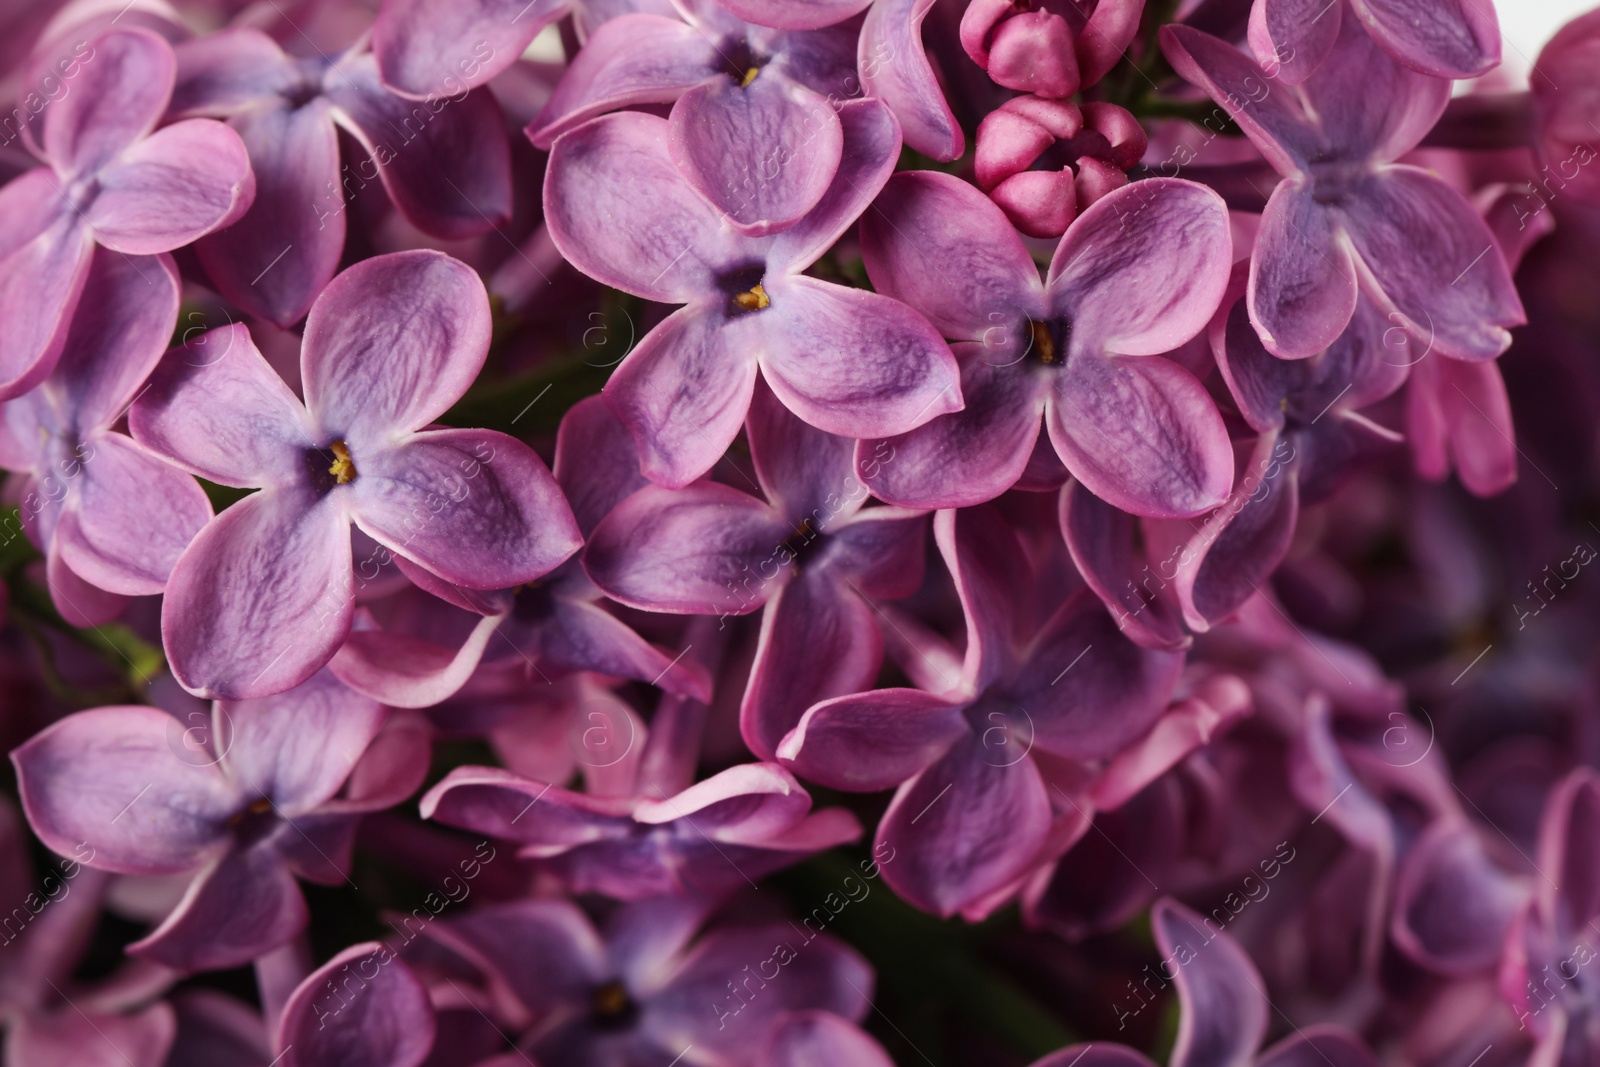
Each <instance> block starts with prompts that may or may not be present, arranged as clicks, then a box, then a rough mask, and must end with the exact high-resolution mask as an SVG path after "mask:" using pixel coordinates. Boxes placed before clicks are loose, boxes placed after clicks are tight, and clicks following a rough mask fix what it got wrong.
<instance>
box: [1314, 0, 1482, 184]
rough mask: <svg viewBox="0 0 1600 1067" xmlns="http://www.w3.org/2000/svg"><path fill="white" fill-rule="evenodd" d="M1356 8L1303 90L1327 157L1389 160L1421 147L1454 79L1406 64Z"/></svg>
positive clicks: (1447, 99)
mask: <svg viewBox="0 0 1600 1067" xmlns="http://www.w3.org/2000/svg"><path fill="white" fill-rule="evenodd" d="M1379 2H1381V3H1385V4H1388V3H1391V2H1393V0H1379ZM1400 2H1401V3H1405V2H1406V0H1400ZM1445 3H1446V4H1454V3H1459V0H1445ZM1355 11H1356V14H1357V17H1356V18H1349V17H1345V18H1343V19H1341V20H1340V23H1339V40H1338V44H1337V45H1336V46H1335V47H1334V51H1333V55H1332V57H1330V61H1329V62H1327V63H1324V64H1322V66H1321V67H1319V68H1318V69H1317V71H1316V73H1315V74H1313V75H1312V76H1311V77H1310V78H1309V79H1307V80H1306V83H1305V85H1304V86H1302V87H1301V90H1300V91H1301V92H1302V93H1303V94H1304V99H1305V101H1306V106H1307V109H1308V110H1309V111H1310V112H1311V113H1312V114H1314V115H1316V116H1317V119H1318V125H1319V126H1320V127H1321V129H1322V131H1323V135H1324V136H1326V137H1327V139H1328V141H1329V148H1330V151H1329V152H1328V154H1327V155H1325V156H1324V157H1323V158H1324V159H1330V160H1349V161H1356V160H1361V161H1378V162H1384V163H1387V162H1389V161H1390V160H1393V159H1397V158H1399V157H1400V156H1402V155H1404V154H1405V153H1407V152H1409V151H1411V149H1413V148H1415V147H1416V146H1417V143H1418V142H1419V141H1421V140H1422V138H1423V137H1424V136H1425V135H1426V134H1427V132H1428V131H1429V130H1431V129H1432V128H1433V126H1434V123H1436V122H1438V121H1439V117H1440V116H1441V115H1443V114H1444V109H1445V105H1447V104H1448V103H1449V102H1450V81H1449V79H1448V78H1435V77H1431V76H1430V75H1427V74H1419V73H1418V72H1417V71H1416V70H1408V69H1407V68H1406V67H1403V66H1400V65H1399V64H1398V63H1396V62H1395V61H1394V60H1393V59H1391V58H1390V57H1389V56H1388V55H1386V54H1385V52H1384V50H1383V49H1382V48H1379V47H1378V42H1376V41H1374V40H1373V38H1372V36H1371V35H1370V33H1369V27H1370V26H1371V23H1370V22H1367V26H1365V27H1364V26H1363V25H1362V23H1363V22H1364V21H1366V20H1365V19H1363V18H1361V17H1360V14H1361V12H1360V4H1359V3H1357V4H1356V5H1355ZM1420 13H1421V12H1420V9H1419V11H1418V14H1420ZM1491 18H1492V16H1491ZM1313 158H1315V157H1313Z"/></svg>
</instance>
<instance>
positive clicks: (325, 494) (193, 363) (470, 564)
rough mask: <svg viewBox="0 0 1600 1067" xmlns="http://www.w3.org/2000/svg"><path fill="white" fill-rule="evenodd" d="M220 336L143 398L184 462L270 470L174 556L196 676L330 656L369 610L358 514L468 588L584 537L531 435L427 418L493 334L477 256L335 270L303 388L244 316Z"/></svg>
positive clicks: (215, 468) (177, 637)
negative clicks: (470, 262)
mask: <svg viewBox="0 0 1600 1067" xmlns="http://www.w3.org/2000/svg"><path fill="white" fill-rule="evenodd" d="M209 342H210V343H209V344H208V345H207V346H206V347H205V348H203V349H202V348H197V347H196V346H195V345H194V344H190V345H186V346H184V347H182V348H178V349H174V350H173V351H172V352H171V353H170V354H169V355H168V357H167V358H166V360H165V361H163V363H162V364H161V366H160V367H159V368H158V369H157V371H156V374H155V376H154V377H153V378H152V379H151V386H150V389H149V391H148V392H147V393H145V394H144V395H143V396H141V397H140V398H139V400H138V401H137V402H136V403H135V404H134V406H133V410H132V413H131V414H130V417H129V425H130V427H131V429H132V431H133V435H134V437H135V438H136V439H137V440H139V441H140V442H142V443H144V444H146V445H148V446H149V447H150V448H152V449H154V450H155V451H156V452H158V453H160V454H162V455H164V456H166V457H167V458H169V459H171V460H172V461H173V462H175V463H177V464H178V465H180V466H182V467H184V468H185V469H187V470H190V471H192V472H193V473H195V474H198V475H200V476H202V477H205V478H209V479H210V480H212V481H215V482H220V483H222V484H224V485H235V486H264V487H265V488H264V489H263V490H262V492H259V493H256V494H253V495H251V496H248V497H246V498H245V499H244V500H242V501H240V502H239V503H237V504H235V505H234V506H233V507H231V508H229V509H228V510H227V511H225V512H223V513H222V515H220V516H218V517H217V519H216V520H215V521H213V522H212V523H211V524H210V525H209V526H207V527H206V528H205V530H203V531H202V532H201V533H200V535H199V536H198V537H197V538H195V540H194V542H193V543H192V544H191V545H190V546H189V548H188V549H187V550H186V551H185V552H184V554H183V555H182V556H181V557H180V558H179V560H178V563H177V565H176V566H175V567H174V568H173V572H172V578H171V580H170V581H169V583H168V588H167V596H166V603H165V604H164V606H163V609H162V619H161V621H162V641H163V643H164V645H165V647H166V650H167V658H168V660H169V662H170V663H171V665H172V671H173V674H174V676H175V677H177V679H178V681H180V682H181V683H183V685H184V686H185V688H187V689H189V691H190V692H193V693H196V694H197V695H201V696H214V697H218V698H223V699H247V698H250V697H256V696H263V695H267V694H271V693H278V692H282V691H283V690H285V689H288V688H291V687H293V686H295V685H297V684H299V683H300V682H302V681H304V680H305V679H306V678H308V677H310V676H311V674H313V673H314V672H315V671H316V670H317V669H318V668H320V667H321V666H322V665H323V664H325V663H327V662H328V660H329V659H330V658H331V657H332V656H333V654H334V653H335V652H336V651H337V650H338V648H339V645H340V644H341V643H342V642H343V641H344V638H345V635H346V634H347V633H348V632H349V629H350V621H351V615H352V612H353V610H354V602H353V595H352V577H351V555H350V541H349V536H348V533H347V531H348V529H349V526H350V523H351V522H352V521H353V522H355V523H357V524H358V525H359V526H360V527H361V528H362V529H363V530H364V531H365V532H366V533H368V534H369V535H371V536H372V538H373V539H374V540H376V541H377V542H379V543H380V544H382V545H383V546H384V547H385V548H387V549H388V550H389V551H391V552H393V553H394V554H396V555H399V556H404V557H405V558H407V559H409V560H411V561H412V562H414V563H416V564H417V565H418V566H420V567H422V568H423V569H425V570H428V571H430V572H431V573H433V574H435V575H437V576H438V577H440V578H442V579H445V580H446V581H450V582H454V583H456V584H458V585H462V586H466V587H467V588H472V589H501V588H505V587H507V586H510V585H514V584H516V583H518V582H525V581H532V580H533V579H536V578H538V577H540V576H541V575H543V574H545V573H547V572H548V571H550V570H551V569H552V568H553V567H555V566H556V565H557V564H558V563H560V562H561V561H562V560H563V559H565V558H566V557H567V556H569V555H571V554H572V553H573V552H574V551H576V549H577V547H578V544H579V535H578V530H577V527H576V525H575V523H574V522H573V519H572V513H571V511H570V509H568V507H567V505H566V502H565V501H564V500H563V499H562V498H561V493H560V490H559V489H558V488H557V487H556V485H555V482H554V480H553V479H552V478H551V477H550V473H549V471H548V470H546V469H545V466H544V464H543V463H542V462H541V461H540V459H539V457H538V456H537V455H535V454H534V452H533V450H532V449H530V448H528V447H527V446H526V445H524V444H522V443H521V442H520V441H517V440H516V439H514V438H511V437H508V436H507V435H505V434H502V433H493V432H490V431H487V430H454V429H426V428H425V427H427V425H428V424H429V423H430V422H432V421H433V420H434V419H435V418H437V417H438V416H439V415H441V414H443V412H444V411H445V409H447V408H448V407H449V406H450V405H451V403H453V402H454V401H455V400H456V399H457V398H459V397H460V396H461V394H462V393H464V392H465V391H466V389H467V387H468V385H469V384H470V383H471V382H472V380H473V378H474V377H475V376H476V375H477V373H478V371H479V369H480V368H481V367H482V366H483V360H484V356H485V354H486V352H487V350H488V345H489V302H488V298H487V296H486V295H485V293H484V289H483V283H482V282H481V281H479V280H478V277H477V275H475V274H473V273H472V271H470V270H469V269H468V268H467V267H466V266H465V265H463V264H461V263H459V262H457V261H456V260H453V259H451V258H450V257H448V256H445V255H442V254H441V253H438V252H428V251H415V252H397V253H394V254H392V255H387V256H379V257H376V258H374V259H370V260H366V261H364V262H362V263H358V264H357V265H356V266H354V267H351V268H350V269H349V270H347V271H345V272H344V273H343V274H341V275H340V276H339V277H338V278H336V279H334V281H333V282H332V283H331V284H330V285H329V286H328V287H327V289H325V290H324V291H323V293H322V295H321V296H320V297H318V298H317V302H316V303H315V304H314V305H313V306H312V309H311V315H310V318H309V319H308V320H307V323H306V332H305V343H304V345H303V347H302V349H301V353H300V363H301V374H302V376H303V379H304V382H305V394H306V403H305V404H304V405H302V404H301V403H300V401H299V400H297V399H296V398H295V396H294V394H292V393H291V392H289V389H288V387H287V386H286V385H285V384H284V383H283V381H282V380H281V379H280V378H279V377H278V376H277V375H276V374H275V373H274V372H273V370H272V368H271V367H270V366H268V365H267V363H266V361H265V360H264V359H263V358H262V356H261V354H260V353H259V352H258V351H257V350H256V348H255V346H254V345H253V344H252V343H251V341H250V336H249V334H248V332H247V331H246V330H245V329H244V327H242V326H231V327H228V328H226V330H225V331H223V332H222V336H221V337H211V338H209ZM219 351H220V352H221V353H222V354H221V355H216V356H211V355H210V353H215V352H219ZM196 357H201V358H196Z"/></svg>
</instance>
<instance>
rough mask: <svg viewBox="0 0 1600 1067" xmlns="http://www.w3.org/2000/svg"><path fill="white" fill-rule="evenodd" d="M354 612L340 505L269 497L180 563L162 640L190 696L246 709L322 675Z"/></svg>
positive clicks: (246, 506) (242, 506)
mask: <svg viewBox="0 0 1600 1067" xmlns="http://www.w3.org/2000/svg"><path fill="white" fill-rule="evenodd" d="M353 610H354V592H353V590H352V580H351V571H350V534H349V519H348V518H347V517H346V516H345V513H344V511H343V510H342V508H341V507H340V506H339V503H338V501H337V499H335V495H334V494H329V495H328V496H325V497H323V498H321V499H320V500H319V499H316V498H314V497H313V496H312V494H311V492H310V491H309V490H305V489H300V488H296V487H284V488H277V489H268V490H263V491H262V492H260V493H255V494H252V495H251V496H247V497H245V498H244V499H243V500H241V501H239V502H238V503H237V504H234V505H233V506H232V507H230V508H228V509H227V510H226V511H224V512H223V513H222V514H221V515H218V516H217V517H216V518H215V519H213V520H212V521H211V524H210V525H209V526H207V527H206V528H205V529H204V530H202V531H200V535H199V536H198V537H196V538H195V539H194V542H193V543H192V544H190V545H189V547H188V548H187V549H186V550H185V551H184V553H183V555H182V556H180V557H178V562H177V565H176V566H174V567H173V568H172V577H171V578H170V579H168V582H167V593H166V601H165V603H164V604H163V605H162V609H161V639H162V644H163V645H164V646H165V648H166V652H167V661H168V662H169V663H170V664H171V665H172V673H173V676H174V677H176V678H177V679H178V681H179V682H180V683H181V684H182V685H183V687H184V688H185V689H187V690H189V692H191V693H194V694H195V695H196V696H207V697H212V698H215V699H221V700H245V699H249V698H251V697H259V696H268V695H271V694H273V693H281V692H283V691H284V690H285V689H291V688H293V687H294V686H296V685H299V684H300V683H301V682H303V681H305V680H306V679H307V678H309V677H311V675H313V674H315V673H316V671H317V670H318V669H319V668H321V667H322V665H323V664H325V663H327V662H328V660H329V659H331V658H332V657H333V654H334V653H335V652H337V651H338V649H339V645H340V643H341V642H343V641H344V638H345V635H346V634H347V633H349V631H350V618H351V614H352V612H353Z"/></svg>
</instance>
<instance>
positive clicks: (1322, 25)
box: [1250, 0, 1342, 85]
mask: <svg viewBox="0 0 1600 1067" xmlns="http://www.w3.org/2000/svg"><path fill="white" fill-rule="evenodd" d="M1341 10H1342V8H1341V6H1340V5H1339V4H1330V3H1328V2H1327V0H1256V2H1255V4H1254V5H1253V6H1252V7H1251V9H1250V51H1252V52H1254V53H1255V57H1256V62H1257V63H1259V64H1261V68H1262V69H1263V70H1270V71H1272V72H1273V73H1274V74H1276V75H1277V77H1278V80H1279V81H1281V82H1282V83H1283V84H1284V85H1299V84H1301V83H1302V82H1304V81H1305V80H1306V79H1307V78H1309V77H1310V76H1311V75H1312V73H1313V72H1314V71H1315V70H1316V69H1317V68H1318V67H1319V66H1321V65H1322V61H1323V60H1324V59H1327V58H1328V53H1329V52H1331V51H1333V45H1334V42H1335V41H1337V40H1338V39H1339V21H1340V13H1341Z"/></svg>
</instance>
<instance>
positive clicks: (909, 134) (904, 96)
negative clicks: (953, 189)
mask: <svg viewBox="0 0 1600 1067" xmlns="http://www.w3.org/2000/svg"><path fill="white" fill-rule="evenodd" d="M933 4H934V0H878V2H877V3H874V4H873V5H872V7H871V8H869V9H868V10H867V18H866V21H865V22H864V23H862V26H861V39H860V44H859V46H858V51H857V53H856V60H857V66H858V67H859V68H860V71H861V89H862V91H863V92H864V93H865V94H866V95H867V96H875V97H878V98H880V99H882V100H883V101H885V102H886V103H888V105H889V106H890V107H891V108H893V109H894V113H895V117H896V118H898V119H899V120H900V126H901V128H902V129H903V130H904V131H905V138H906V144H908V145H910V146H911V147H912V148H915V149H916V150H917V151H918V152H921V153H922V154H923V155H925V156H928V157H930V158H932V159H937V160H940V161H941V162H944V161H948V160H952V159H956V158H958V157H959V156H960V155H961V153H962V151H963V150H965V148H966V138H965V137H964V136H963V135H962V132H961V127H960V126H959V125H958V124H957V123H956V117H955V115H954V114H953V113H952V112H951V110H950V105H949V104H947V103H945V99H944V92H943V91H942V90H941V89H940V88H939V81H938V78H937V77H936V76H935V75H934V72H933V64H931V63H930V62H929V61H928V53H927V50H926V49H925V48H924V47H923V44H922V20H923V19H925V18H927V17H928V12H929V11H930V10H931V9H932V8H933Z"/></svg>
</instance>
